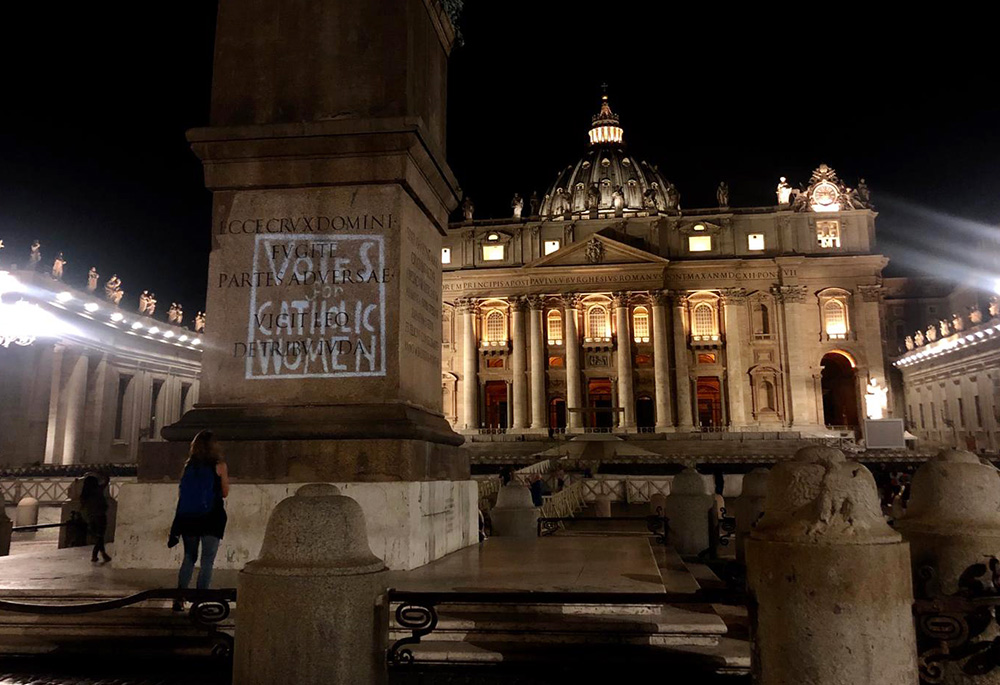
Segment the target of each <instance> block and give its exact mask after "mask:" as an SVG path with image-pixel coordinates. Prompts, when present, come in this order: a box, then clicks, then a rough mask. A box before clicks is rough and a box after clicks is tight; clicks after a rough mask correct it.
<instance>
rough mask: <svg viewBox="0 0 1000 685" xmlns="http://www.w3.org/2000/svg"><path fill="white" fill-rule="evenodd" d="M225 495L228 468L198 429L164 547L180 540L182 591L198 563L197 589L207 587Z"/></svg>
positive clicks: (222, 526) (208, 435) (179, 606)
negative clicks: (199, 554)
mask: <svg viewBox="0 0 1000 685" xmlns="http://www.w3.org/2000/svg"><path fill="white" fill-rule="evenodd" d="M228 496H229V469H228V467H227V466H226V462H225V461H224V460H223V458H222V454H221V452H220V451H219V447H218V443H217V442H216V441H215V436H214V435H212V432H211V431H201V432H200V433H198V435H196V436H195V437H194V440H192V441H191V450H190V453H189V457H188V460H187V463H185V464H184V472H183V474H182V475H181V482H180V486H179V487H178V498H177V512H176V514H175V515H174V522H173V525H172V526H171V527H170V540H169V541H168V543H167V544H168V546H169V547H173V546H175V545H176V544H177V543H178V541H179V540H183V542H184V561H183V563H181V568H180V571H178V573H177V587H178V588H179V589H181V590H186V589H187V587H188V585H189V584H190V583H191V576H192V575H193V574H194V566H195V564H196V563H197V562H198V550H199V547H200V548H201V569H200V571H199V572H198V583H197V588H198V589H199V590H206V589H208V587H209V585H211V583H212V569H213V566H214V564H215V555H216V553H218V551H219V543H220V542H221V541H222V536H223V535H224V534H225V532H226V522H227V516H226V505H225V498H226V497H228ZM174 610H175V611H183V610H184V603H183V601H181V600H180V599H177V600H175V601H174Z"/></svg>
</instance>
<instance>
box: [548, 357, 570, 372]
mask: <svg viewBox="0 0 1000 685" xmlns="http://www.w3.org/2000/svg"><path fill="white" fill-rule="evenodd" d="M565 366H566V362H565V360H564V359H563V358H562V357H559V356H555V355H553V356H551V357H549V368H553V369H561V368H563V367H565Z"/></svg>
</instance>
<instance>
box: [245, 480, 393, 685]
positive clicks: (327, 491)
mask: <svg viewBox="0 0 1000 685" xmlns="http://www.w3.org/2000/svg"><path fill="white" fill-rule="evenodd" d="M365 528H366V526H365V517H364V514H363V513H362V511H361V507H360V506H359V505H358V503H357V502H355V501H354V500H353V499H351V498H350V497H344V496H342V495H341V494H340V491H339V490H338V489H337V488H336V487H335V486H333V485H327V484H311V485H304V486H302V487H301V488H299V489H298V491H297V492H296V493H295V495H294V496H292V497H289V498H287V499H285V500H282V501H281V502H280V503H279V504H278V506H277V507H275V509H274V512H273V513H272V514H271V518H270V519H269V520H268V522H267V531H266V532H265V534H264V544H263V546H262V547H261V551H260V556H259V557H257V559H256V560H255V561H251V562H250V563H249V564H247V565H246V567H245V568H244V569H243V571H241V572H240V575H239V583H238V586H237V587H238V594H239V598H240V607H239V616H238V618H237V620H236V645H235V655H234V659H233V682H234V683H238V684H239V685H286V684H287V683H296V685H300V684H301V685H321V684H323V685H326V684H327V683H330V684H333V685H348V684H351V685H353V684H354V683H384V682H385V681H386V671H385V649H386V639H387V635H388V612H387V606H386V598H385V589H386V572H385V564H383V563H382V560H381V559H379V558H378V557H376V556H375V555H374V554H372V551H371V549H370V548H369V547H368V536H367V532H366V530H365Z"/></svg>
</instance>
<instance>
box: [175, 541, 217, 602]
mask: <svg viewBox="0 0 1000 685" xmlns="http://www.w3.org/2000/svg"><path fill="white" fill-rule="evenodd" d="M181 539H182V540H184V562H183V563H182V564H181V570H180V572H179V573H178V574H177V587H179V588H180V589H182V590H186V589H187V587H188V585H190V584H191V576H192V575H194V565H195V564H196V563H197V562H198V545H199V543H200V544H201V570H200V571H198V589H199V590H207V589H208V586H209V585H211V584H212V567H213V566H214V565H215V555H216V554H217V553H218V551H219V542H221V540H219V538H217V537H215V536H212V535H201V536H198V535H184V536H182V537H181Z"/></svg>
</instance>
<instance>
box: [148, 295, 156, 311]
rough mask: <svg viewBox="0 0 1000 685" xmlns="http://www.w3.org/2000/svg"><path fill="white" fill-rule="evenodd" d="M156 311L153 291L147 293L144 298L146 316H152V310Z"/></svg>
mask: <svg viewBox="0 0 1000 685" xmlns="http://www.w3.org/2000/svg"><path fill="white" fill-rule="evenodd" d="M155 311H156V295H154V294H153V293H150V294H149V297H148V298H146V316H152V315H153V312H155Z"/></svg>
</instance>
